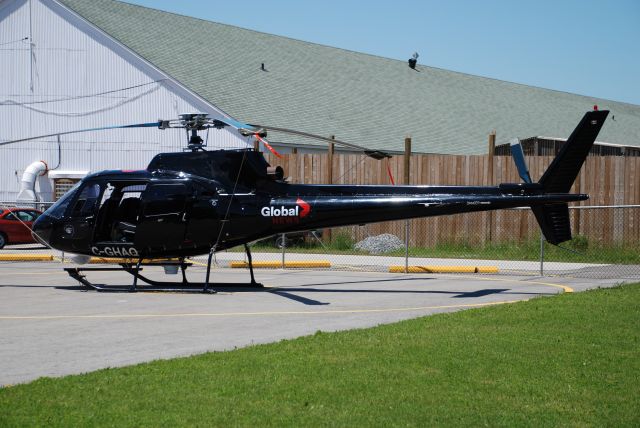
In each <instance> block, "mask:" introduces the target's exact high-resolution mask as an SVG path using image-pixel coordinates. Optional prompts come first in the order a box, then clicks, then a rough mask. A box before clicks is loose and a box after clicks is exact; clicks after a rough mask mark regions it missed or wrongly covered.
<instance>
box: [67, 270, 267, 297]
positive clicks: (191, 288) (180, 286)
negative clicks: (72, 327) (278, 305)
mask: <svg viewBox="0 0 640 428" xmlns="http://www.w3.org/2000/svg"><path fill="white" fill-rule="evenodd" d="M146 265H151V266H162V264H158V263H148V264H146ZM190 265H191V264H190V263H185V264H183V265H179V266H181V267H183V269H186V267H187V266H190ZM120 266H121V267H86V268H65V269H64V270H65V271H66V272H67V273H68V274H69V276H70V277H71V278H73V279H75V280H76V281H78V282H79V283H81V284H82V285H84V286H85V287H86V288H87V289H88V290H96V291H104V292H120V293H122V292H137V291H146V292H149V291H154V292H198V293H209V294H215V293H216V292H217V291H216V290H217V289H221V288H222V289H232V288H242V289H246V288H263V287H264V286H263V285H262V284H260V283H257V282H250V283H231V282H224V283H209V284H207V283H190V282H187V281H186V278H185V277H184V276H183V281H182V282H168V281H155V280H152V279H150V278H147V277H146V276H144V275H142V274H140V271H141V270H142V268H139V267H135V266H131V265H120ZM83 272H127V273H129V274H131V275H132V276H133V277H134V283H133V285H131V286H129V287H124V286H120V285H107V284H94V283H92V282H91V281H89V280H88V279H87V277H86V275H85V274H84V273H83ZM138 279H139V280H140V281H142V282H145V283H146V284H140V285H138V284H137V280H138Z"/></svg>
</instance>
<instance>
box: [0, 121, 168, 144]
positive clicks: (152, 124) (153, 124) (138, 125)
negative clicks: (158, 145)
mask: <svg viewBox="0 0 640 428" xmlns="http://www.w3.org/2000/svg"><path fill="white" fill-rule="evenodd" d="M161 125H162V121H157V122H148V123H134V124H131V125H114V126H102V127H100V128H87V129H79V130H76V131H65V132H56V133H54V134H46V135H38V136H37V137H29V138H21V139H19V140H11V141H3V142H0V146H5V145H7V144H14V143H22V142H25V141H30V140H38V139H40V138H47V137H55V136H58V135H69V134H78V133H81V132H91V131H102V130H105V129H119V128H151V127H157V128H159V127H160V126H161Z"/></svg>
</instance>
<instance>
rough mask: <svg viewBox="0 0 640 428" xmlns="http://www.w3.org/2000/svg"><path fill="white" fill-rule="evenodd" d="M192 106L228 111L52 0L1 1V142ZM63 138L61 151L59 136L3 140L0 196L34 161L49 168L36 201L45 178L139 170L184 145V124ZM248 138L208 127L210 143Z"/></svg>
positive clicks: (43, 182) (42, 185) (43, 183)
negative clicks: (203, 98) (106, 171)
mask: <svg viewBox="0 0 640 428" xmlns="http://www.w3.org/2000/svg"><path fill="white" fill-rule="evenodd" d="M30 42H31V43H30ZM158 43H162V41H161V40H159V41H158ZM189 112H206V113H209V114H210V115H211V116H212V117H218V118H222V117H224V115H223V113H222V112H221V111H220V110H219V109H217V108H216V107H215V106H212V105H211V104H209V103H207V102H206V101H204V100H202V99H201V98H199V97H198V96H197V95H195V94H193V93H191V92H190V91H188V90H187V89H185V88H184V87H182V86H181V85H180V84H179V83H178V82H175V81H174V80H172V79H171V78H169V76H167V75H165V74H164V73H162V72H161V71H160V70H158V69H156V68H155V67H153V66H152V65H151V64H149V63H148V62H146V61H144V60H143V59H142V58H140V57H138V56H137V55H136V54H135V53H133V52H131V51H130V50H129V49H128V48H126V47H124V46H123V45H121V44H120V43H118V42H117V41H115V40H113V39H112V38H111V37H109V36H108V35H106V34H104V33H103V32H102V31H101V30H99V29H97V28H96V27H94V26H93V25H91V24H90V23H88V22H87V21H85V20H84V19H82V18H81V17H79V16H77V15H76V14H75V13H74V12H72V11H70V10H68V9H67V8H66V7H64V6H63V5H61V4H59V3H58V2H56V1H55V0H0V141H9V140H13V139H19V138H25V137H29V136H37V135H44V134H50V133H54V132H64V131H70V130H77V129H84V128H94V127H100V126H108V125H123V124H131V123H143V122H153V121H156V120H158V119H159V118H162V119H173V118H177V115H178V114H180V113H189ZM202 136H203V138H204V137H205V135H204V134H203V135H202ZM60 140H61V144H60V149H59V148H58V140H57V138H56V137H49V138H44V139H39V140H37V141H29V142H25V143H17V144H12V145H6V146H0V201H11V200H14V199H15V198H16V196H17V194H18V191H19V189H20V180H21V178H22V174H23V172H24V170H25V169H26V168H27V166H28V165H29V164H31V163H32V162H34V161H38V160H44V161H45V162H46V163H47V164H48V165H49V168H52V169H53V168H55V173H54V174H51V173H49V174H48V175H46V176H43V177H40V178H39V179H38V183H37V185H36V193H37V194H38V196H39V198H40V199H41V200H44V201H49V200H52V198H53V192H52V189H53V180H52V179H51V177H49V175H52V176H57V177H64V176H65V172H73V171H76V172H78V171H79V172H95V171H100V170H104V169H143V168H145V167H146V165H147V164H148V162H149V161H150V160H151V158H152V157H153V156H154V155H155V154H157V153H159V152H166V151H180V150H182V149H183V148H184V147H185V145H186V136H185V132H184V130H175V129H173V130H164V131H162V130H158V129H155V128H143V129H127V130H122V129H120V130H108V131H96V132H87V133H82V134H72V135H63V136H61V137H60ZM248 143H249V141H248V139H247V138H245V137H242V136H241V135H239V134H238V133H237V132H236V131H235V130H229V129H225V130H211V131H210V133H209V136H208V145H209V147H210V148H229V147H246V145H247V144H248Z"/></svg>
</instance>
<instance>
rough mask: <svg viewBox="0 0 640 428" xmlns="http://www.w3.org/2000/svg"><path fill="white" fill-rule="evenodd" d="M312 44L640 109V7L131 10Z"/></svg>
mask: <svg viewBox="0 0 640 428" xmlns="http://www.w3.org/2000/svg"><path fill="white" fill-rule="evenodd" d="M128 2H129V3H134V4H140V5H143V6H148V7H152V8H156V9H162V10H166V11H170V12H175V13H179V14H182V15H188V16H195V17H198V18H202V19H206V20H208V21H215V22H221V23H224V24H230V25H236V26H238V27H243V28H249V29H252V30H256V31H262V32H265V33H270V34H277V35H281V36H286V37H291V38H294V39H300V40H305V41H308V42H314V43H319V44H323V45H328V46H335V47H339V48H343V49H349V50H353V51H358V52H366V53H369V54H373V55H379V56H383V57H387V58H395V59H400V60H406V59H408V58H409V57H410V56H411V54H412V53H413V52H418V53H419V54H420V57H419V58H418V62H419V63H421V64H425V65H429V66H434V67H440V68H444V69H448V70H455V71H460V72H464V73H470V74H475V75H480V76H487V77H492V78H495V79H501V80H507V81H511V82H517V83H523V84H527V85H532V86H539V87H543V88H549V89H556V90H560V91H565V92H571V93H576V94H582V95H589V96H594V97H600V98H606V99H611V100H616V101H624V102H628V103H632V104H638V105H640V0H608V1H602V0H600V1H595V0H581V1H578V0H556V1H549V0H536V1H515V0H514V1H506V0H477V1H432V0H423V1H418V0H394V1H385V2H382V1H377V0H369V1H361V0H351V1H349V0H342V1H338V0H322V1H313V2H312V1H302V0H300V1H295V0H270V1H267V0H263V1H260V0H233V1H232V2H220V1H205V0H182V1H175V0H128Z"/></svg>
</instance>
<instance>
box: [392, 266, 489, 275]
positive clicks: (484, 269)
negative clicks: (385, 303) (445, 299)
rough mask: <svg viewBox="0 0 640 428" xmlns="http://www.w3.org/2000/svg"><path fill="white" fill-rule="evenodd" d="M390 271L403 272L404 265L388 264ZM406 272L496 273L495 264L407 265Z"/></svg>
mask: <svg viewBox="0 0 640 428" xmlns="http://www.w3.org/2000/svg"><path fill="white" fill-rule="evenodd" d="M389 272H391V273H405V267H404V266H397V265H396V266H389ZM406 272H407V273H498V267H497V266H436V265H434V266H408V267H407V270H406Z"/></svg>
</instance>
